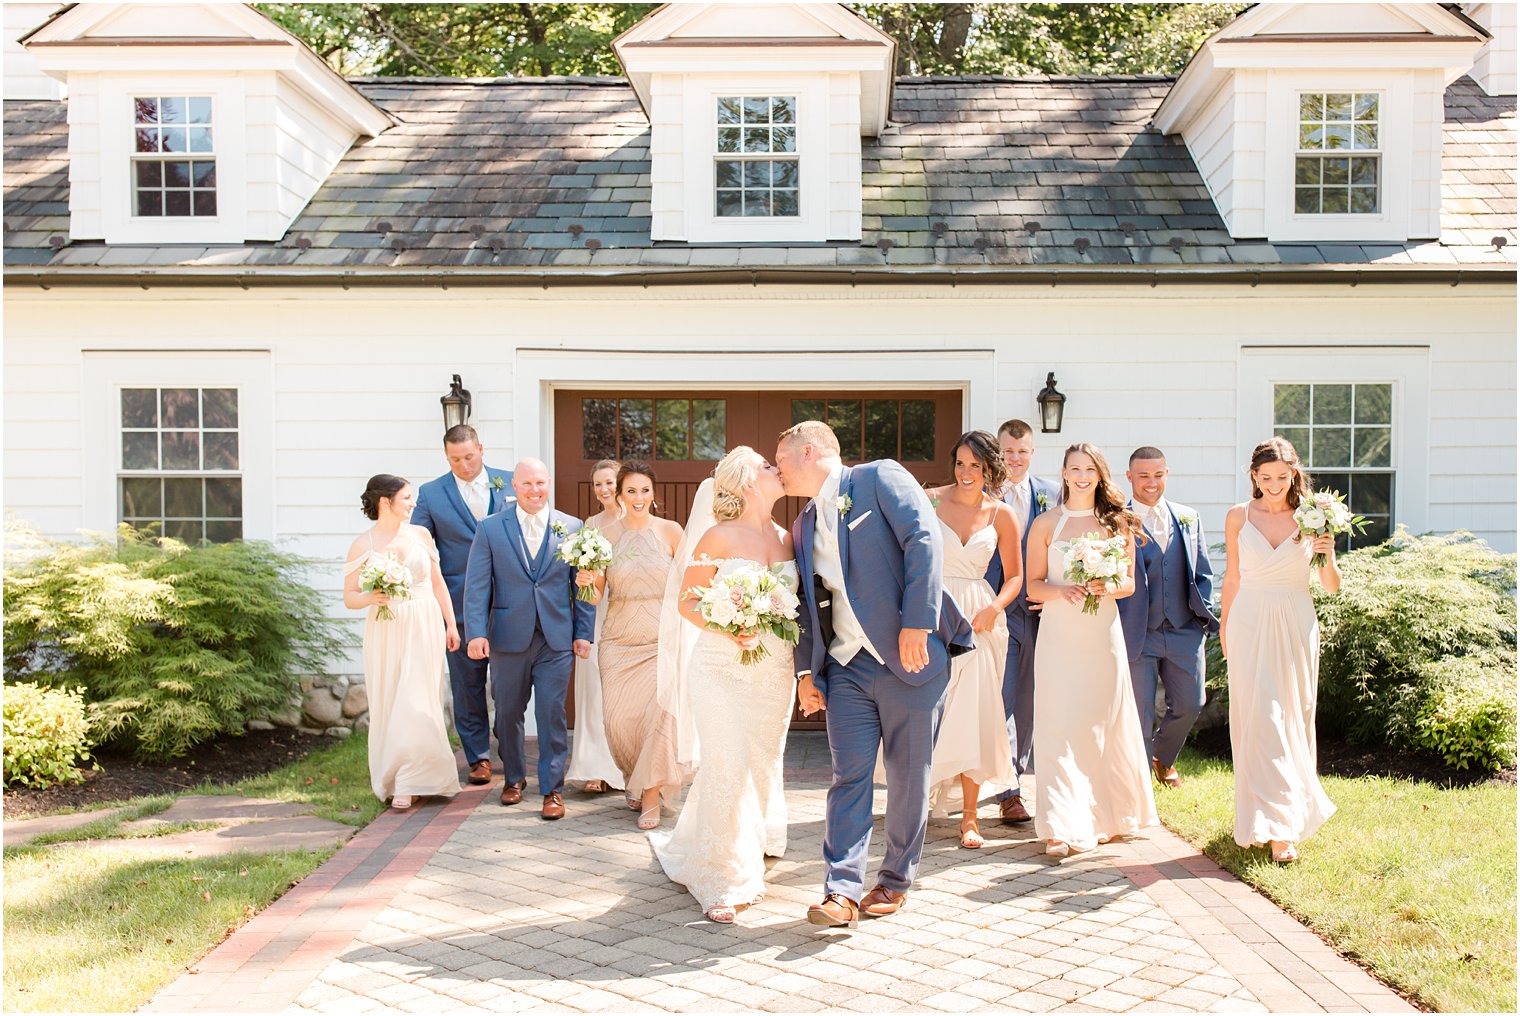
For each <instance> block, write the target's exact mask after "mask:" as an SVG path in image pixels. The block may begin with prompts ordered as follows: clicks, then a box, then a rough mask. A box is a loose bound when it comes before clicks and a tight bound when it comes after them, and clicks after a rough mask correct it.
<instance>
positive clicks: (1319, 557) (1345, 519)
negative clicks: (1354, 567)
mask: <svg viewBox="0 0 1520 1016" xmlns="http://www.w3.org/2000/svg"><path fill="white" fill-rule="evenodd" d="M1293 521H1294V522H1297V523H1298V531H1299V533H1301V534H1302V535H1304V536H1307V537H1308V538H1309V539H1311V540H1313V539H1316V538H1317V537H1321V536H1339V535H1340V534H1341V533H1349V532H1352V531H1353V530H1355V531H1356V532H1358V533H1361V532H1365V531H1366V529H1367V520H1366V519H1364V518H1362V517H1361V516H1360V515H1352V514H1351V509H1350V508H1347V507H1346V497H1345V495H1344V494H1342V493H1341V492H1340V491H1338V490H1322V491H1320V492H1319V493H1318V494H1315V495H1314V496H1313V497H1311V498H1309V499H1308V500H1306V501H1300V502H1299V505H1298V507H1297V508H1295V509H1294V510H1293ZM1309 563H1310V564H1311V565H1312V566H1313V567H1315V568H1319V567H1321V566H1323V565H1324V563H1325V555H1323V554H1315V555H1314V557H1312V558H1311V559H1310V561H1309Z"/></svg>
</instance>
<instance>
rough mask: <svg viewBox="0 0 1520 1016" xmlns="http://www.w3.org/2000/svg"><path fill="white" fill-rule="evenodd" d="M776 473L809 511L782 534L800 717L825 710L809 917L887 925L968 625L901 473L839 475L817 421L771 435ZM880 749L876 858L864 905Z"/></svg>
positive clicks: (902, 890)
mask: <svg viewBox="0 0 1520 1016" xmlns="http://www.w3.org/2000/svg"><path fill="white" fill-rule="evenodd" d="M776 466H777V468H778V469H779V470H780V473H781V482H782V486H783V487H784V489H785V490H786V492H787V493H788V494H792V495H795V496H800V497H807V498H810V499H812V500H811V501H810V502H809V504H808V506H807V507H806V508H804V509H803V511H802V513H801V514H800V515H798V516H797V520H796V521H795V522H794V523H793V524H792V545H793V553H794V554H795V555H796V557H797V570H798V573H799V575H800V577H801V584H802V588H801V592H802V596H803V615H802V618H801V627H802V636H801V639H800V641H799V642H798V644H797V649H796V653H795V659H796V668H797V678H798V701H799V703H800V704H801V706H802V709H803V711H804V712H807V713H813V712H817V711H818V710H819V709H822V708H824V707H825V706H827V708H828V712H829V753H830V756H831V758H832V768H833V783H832V785H831V786H830V787H829V794H828V803H827V806H826V808H827V810H826V812H825V818H824V831H823V859H824V863H825V865H826V866H827V872H826V874H825V878H824V898H823V902H822V903H819V904H814V905H813V906H812V907H810V908H809V909H808V915H807V916H808V921H809V922H810V923H812V924H817V925H823V926H825V927H839V926H848V927H853V926H854V925H855V923H856V921H857V919H858V917H859V914H860V912H861V911H862V910H863V911H865V913H866V914H868V915H870V916H873V917H885V916H887V915H889V914H894V913H896V912H897V910H898V909H899V908H901V906H902V903H903V899H904V897H905V896H906V895H907V892H908V889H909V887H910V886H912V884H913V879H914V876H915V875H916V874H917V872H918V862H919V858H920V857H921V856H922V854H923V849H924V833H925V831H926V830H927V828H928V822H929V762H930V755H931V754H932V753H933V751H934V742H935V740H936V739H937V738H938V736H939V725H940V719H941V717H942V716H943V715H944V710H945V692H946V691H947V689H948V688H949V685H950V657H951V656H952V655H956V654H959V653H962V652H966V651H967V650H969V649H970V648H971V646H972V640H971V626H970V624H968V623H967V621H966V619H965V618H964V617H963V616H962V615H961V612H960V611H959V610H958V609H957V608H956V606H955V601H954V600H953V599H951V598H950V596H949V594H947V593H946V592H945V591H944V583H943V575H944V542H943V540H944V537H943V536H942V534H941V531H940V524H939V520H938V519H937V518H936V517H935V515H934V509H933V508H932V507H931V506H930V505H929V498H928V496H927V495H925V494H924V491H923V488H922V487H920V486H919V485H918V483H917V481H915V480H914V479H913V477H912V476H911V475H910V474H909V473H908V471H907V470H906V469H904V468H903V467H902V466H901V465H899V464H898V463H896V462H893V461H891V460H883V461H880V462H867V463H864V464H863V465H859V466H854V467H850V466H846V465H844V463H843V462H842V461H841V459H840V455H839V440H838V438H836V437H835V436H834V432H833V430H831V429H830V428H829V426H828V425H827V424H825V423H820V422H819V421H817V420H809V421H806V422H804V423H799V424H797V425H796V426H795V427H792V428H791V429H789V430H787V431H785V432H784V433H783V434H782V435H781V438H780V440H779V442H778V445H777V448H776ZM878 751H880V752H881V756H882V764H883V766H884V768H885V769H886V774H887V815H886V823H885V831H886V837H887V849H886V855H885V857H884V858H883V859H882V866H881V871H880V872H879V873H878V875H877V881H876V886H875V888H873V889H872V890H871V891H870V892H868V893H865V895H864V896H862V895H861V894H862V890H864V888H865V874H866V854H867V850H868V848H869V847H870V843H871V821H872V820H871V801H872V794H873V782H874V780H873V776H874V773H875V769H876V758H877V753H878Z"/></svg>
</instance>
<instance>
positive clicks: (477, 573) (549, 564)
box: [464, 459, 596, 820]
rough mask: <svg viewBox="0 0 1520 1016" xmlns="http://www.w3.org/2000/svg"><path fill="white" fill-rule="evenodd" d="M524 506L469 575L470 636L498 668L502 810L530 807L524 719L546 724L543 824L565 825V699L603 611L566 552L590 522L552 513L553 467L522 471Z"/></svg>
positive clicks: (481, 533) (476, 553) (479, 546)
mask: <svg viewBox="0 0 1520 1016" xmlns="http://www.w3.org/2000/svg"><path fill="white" fill-rule="evenodd" d="M512 490H513V492H514V493H515V494H516V495H517V504H516V506H515V507H513V508H511V509H509V510H507V511H502V512H498V513H497V514H495V515H492V516H490V517H489V518H487V519H485V520H484V521H483V522H481V524H480V527H479V528H478V529H476V531H475V542H474V544H472V545H471V547H470V564H469V568H468V569H467V570H466V573H465V590H464V627H465V637H466V638H468V639H469V646H468V652H469V656H470V659H472V660H484V659H486V657H488V656H489V657H490V660H491V690H492V692H493V693H494V695H495V698H496V742H497V749H498V750H499V751H500V752H501V766H502V776H504V777H505V778H506V786H505V787H503V788H502V792H501V803H502V804H520V803H521V802H522V797H523V788H524V787H526V786H527V783H528V777H527V746H526V745H525V744H524V741H523V717H524V716H525V715H526V714H527V711H528V700H529V698H530V697H531V698H532V700H533V717H534V719H535V720H536V721H537V723H538V790H539V793H540V794H542V795H543V798H544V808H543V817H544V818H546V819H550V820H553V819H559V818H564V817H565V798H564V795H563V793H562V790H563V788H564V784H565V768H566V766H567V764H568V762H569V755H570V735H569V729H568V726H567V724H566V721H565V693H566V692H568V691H569V690H570V673H571V671H572V670H573V669H574V668H575V657H576V656H580V657H583V658H584V657H586V656H589V655H591V629H592V626H593V624H594V623H595V620H596V608H595V607H593V606H592V605H591V604H590V603H587V602H586V601H585V600H582V599H580V598H579V597H577V596H576V595H575V594H576V588H575V569H574V568H571V567H570V566H569V565H568V564H566V563H565V562H564V561H563V560H561V558H560V556H559V547H560V544H561V543H562V542H563V541H564V540H566V539H568V538H569V537H570V536H571V535H572V534H574V533H575V532H576V531H577V530H579V529H580V528H581V521H580V519H577V518H575V517H574V516H572V515H566V514H565V513H564V512H561V511H555V510H554V509H553V508H550V507H549V467H548V466H546V465H544V464H543V463H542V462H540V461H539V460H538V459H523V460H522V461H521V462H519V463H518V464H517V467H516V468H515V469H514V470H513V471H512Z"/></svg>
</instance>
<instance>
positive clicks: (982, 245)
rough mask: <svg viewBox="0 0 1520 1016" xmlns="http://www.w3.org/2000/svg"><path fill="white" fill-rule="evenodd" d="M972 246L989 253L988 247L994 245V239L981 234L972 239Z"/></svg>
mask: <svg viewBox="0 0 1520 1016" xmlns="http://www.w3.org/2000/svg"><path fill="white" fill-rule="evenodd" d="M971 246H973V247H975V248H976V249H977V250H979V251H981V252H982V253H983V254H985V253H987V248H988V247H991V246H992V241H991V240H989V239H987V238H986V237H985V236H979V237H977V238H976V239H975V240H972V241H971Z"/></svg>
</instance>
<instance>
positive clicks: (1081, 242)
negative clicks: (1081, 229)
mask: <svg viewBox="0 0 1520 1016" xmlns="http://www.w3.org/2000/svg"><path fill="white" fill-rule="evenodd" d="M1071 245H1072V246H1073V247H1075V248H1077V253H1078V254H1086V253H1087V248H1089V247H1091V246H1092V241H1091V240H1089V239H1088V238H1087V237H1085V236H1079V237H1077V238H1076V239H1075V240H1073V241H1072V242H1071Z"/></svg>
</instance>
